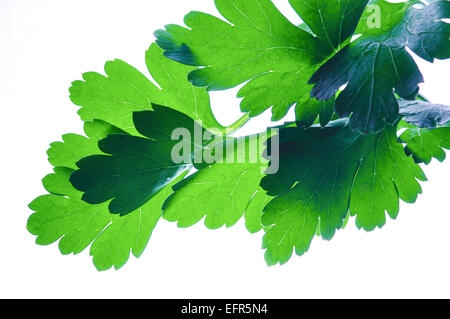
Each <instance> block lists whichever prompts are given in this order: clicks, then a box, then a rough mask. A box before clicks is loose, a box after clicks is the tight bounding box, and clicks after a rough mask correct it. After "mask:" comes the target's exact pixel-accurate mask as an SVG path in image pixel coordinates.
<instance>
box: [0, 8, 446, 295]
mask: <svg viewBox="0 0 450 319" xmlns="http://www.w3.org/2000/svg"><path fill="white" fill-rule="evenodd" d="M275 2H276V4H277V5H279V6H280V8H281V9H282V11H283V12H284V13H285V14H286V15H287V16H288V17H289V18H290V19H292V20H293V21H294V22H296V23H297V22H298V17H297V16H296V15H295V13H293V11H292V10H291V9H290V7H289V5H288V1H287V0H279V1H275ZM191 10H201V11H205V12H209V13H216V10H215V8H214V4H213V1H212V0H197V1H185V0H164V1H150V0H146V1H137V0H134V1H132V0H128V1H124V0H122V1H112V0H89V1H87V0H64V1H61V0H0V81H1V82H0V107H1V108H0V110H1V111H0V112H1V125H0V130H1V134H0V136H1V137H0V138H1V151H0V152H1V154H0V164H1V165H0V168H1V174H0V187H1V195H0V204H1V206H0V214H1V219H0V254H1V255H0V297H3V298H50V297H51V298H350V297H352V298H369V297H371V298H392V297H403V298H408V297H425V298H426V297H437V298H439V297H447V298H449V297H450V271H449V269H450V249H449V246H450V236H449V225H450V214H449V208H448V207H449V206H448V205H449V204H448V199H449V198H448V195H449V191H448V187H449V180H450V170H449V167H450V163H449V162H447V163H444V164H439V163H438V162H437V161H436V160H434V161H433V163H432V165H430V166H429V167H427V168H426V173H427V175H428V177H429V179H430V181H429V182H428V183H425V184H424V185H423V192H424V194H423V196H421V197H420V198H419V200H418V202H417V203H416V204H415V205H402V207H401V212H400V216H399V218H398V219H397V220H396V221H392V220H389V221H388V223H387V225H386V226H385V227H384V228H383V229H382V230H376V231H374V232H371V233H366V232H364V231H359V230H357V229H356V227H355V226H354V221H353V220H351V221H350V223H349V226H348V227H347V228H346V229H345V230H343V231H340V232H338V233H337V235H336V236H335V238H334V239H333V240H332V241H331V242H325V241H322V240H321V239H318V238H316V239H314V241H313V244H312V247H311V250H310V252H309V253H308V254H306V255H305V256H304V257H293V258H292V260H291V261H290V262H289V263H288V264H286V265H284V266H282V267H280V266H275V267H267V266H266V264H265V262H264V259H263V255H264V251H263V250H262V249H261V237H262V233H260V234H257V235H250V234H249V233H247V231H246V230H245V227H244V225H243V223H242V222H241V223H239V224H238V225H236V226H235V227H233V228H231V229H221V230H217V231H210V230H206V228H205V227H204V226H203V224H201V223H200V224H198V225H196V226H195V227H192V228H190V229H184V230H181V229H177V227H176V225H175V224H171V223H169V222H166V221H162V222H160V223H159V225H158V227H157V228H156V230H155V232H154V234H153V236H152V238H151V240H150V244H149V246H148V248H147V250H146V251H145V253H144V255H143V256H142V257H141V258H140V259H138V260H136V259H135V258H134V257H131V258H130V261H129V262H128V264H127V265H126V266H125V267H124V268H123V269H122V270H120V271H114V270H112V271H108V272H102V273H99V272H97V271H96V270H95V268H94V266H93V265H92V263H91V258H90V257H89V255H88V251H87V250H86V251H85V252H84V253H82V254H81V255H78V256H62V255H60V253H59V251H58V248H57V245H56V244H53V245H51V246H48V247H41V246H37V245H35V244H34V240H35V238H34V236H32V235H31V234H29V233H28V231H27V230H26V228H25V227H26V222H27V219H28V217H29V215H30V213H31V212H30V210H29V209H28V208H27V205H28V204H29V202H30V201H32V200H33V199H34V198H35V197H37V196H39V195H42V194H44V189H43V187H42V185H41V182H40V180H41V178H43V177H44V176H45V175H46V174H48V173H50V171H51V166H50V165H49V164H48V163H47V156H46V153H45V152H46V150H47V148H48V144H49V143H50V142H53V141H56V140H60V136H61V135H62V134H64V133H82V122H81V121H80V120H79V118H78V116H77V114H76V112H77V109H78V108H77V107H76V106H74V105H72V104H71V102H70V100H69V98H68V88H69V86H70V83H71V82H72V81H74V80H77V79H80V78H81V73H83V72H86V71H98V72H102V70H103V65H104V62H105V61H106V60H110V59H114V58H120V59H123V60H125V61H127V62H128V63H130V64H132V65H134V66H135V67H137V68H138V69H139V70H141V71H142V72H145V73H146V74H147V71H146V69H145V63H144V53H145V50H146V49H147V48H148V46H149V45H150V43H151V42H152V41H153V40H154V38H153V35H152V33H153V31H154V30H156V29H158V28H161V27H163V26H164V25H165V24H168V23H178V24H180V23H182V17H183V16H184V15H185V14H186V13H188V12H189V11H191ZM419 64H420V66H421V68H422V71H423V73H424V76H425V79H426V84H425V85H423V91H422V93H423V94H424V95H425V96H427V97H428V98H430V99H431V100H432V101H434V102H440V103H450V89H449V82H448V81H449V80H448V79H449V74H450V62H448V61H447V62H442V61H441V62H439V63H436V64H434V65H432V64H429V63H426V62H423V61H420V62H419ZM235 93H236V90H234V91H232V92H230V91H228V92H220V93H214V95H213V105H214V112H215V113H216V114H217V116H218V118H219V120H221V121H222V122H223V123H224V124H229V123H231V122H233V121H234V120H235V119H237V118H239V116H240V113H239V100H237V99H235V98H234V96H235ZM269 118H270V114H269V113H266V114H264V116H262V117H261V118H259V119H256V120H254V121H253V122H251V124H250V126H249V129H248V130H245V131H243V132H242V133H243V134H244V133H247V132H250V131H251V132H257V131H259V130H261V129H263V128H265V126H266V125H268V124H269ZM291 119H292V116H291Z"/></svg>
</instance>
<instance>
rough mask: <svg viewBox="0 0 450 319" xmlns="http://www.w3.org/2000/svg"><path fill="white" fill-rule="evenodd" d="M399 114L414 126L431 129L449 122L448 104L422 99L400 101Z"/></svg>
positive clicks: (449, 110) (449, 108)
mask: <svg viewBox="0 0 450 319" xmlns="http://www.w3.org/2000/svg"><path fill="white" fill-rule="evenodd" d="M399 105H400V115H402V116H403V117H404V118H403V120H405V121H406V122H408V123H409V124H412V125H414V126H417V127H420V128H425V129H433V128H436V127H438V126H444V125H445V124H447V123H449V122H450V106H448V105H441V104H433V103H429V102H423V101H400V102H399Z"/></svg>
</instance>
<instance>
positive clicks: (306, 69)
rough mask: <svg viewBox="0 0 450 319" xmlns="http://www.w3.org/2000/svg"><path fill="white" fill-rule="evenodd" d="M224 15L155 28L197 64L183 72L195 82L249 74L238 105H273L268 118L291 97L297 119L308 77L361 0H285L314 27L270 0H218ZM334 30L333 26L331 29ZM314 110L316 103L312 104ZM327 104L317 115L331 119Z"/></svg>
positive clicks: (278, 114)
mask: <svg viewBox="0 0 450 319" xmlns="http://www.w3.org/2000/svg"><path fill="white" fill-rule="evenodd" d="M215 3H216V7H217V9H218V10H219V12H220V13H221V14H222V16H223V17H224V18H225V19H226V20H227V21H228V22H229V23H227V22H224V21H223V20H221V19H219V18H216V17H213V16H211V15H208V14H205V13H201V12H191V13H189V14H188V15H187V16H186V17H185V20H184V22H185V24H186V26H187V27H188V28H189V29H187V28H183V27H181V26H177V25H168V26H166V29H165V30H159V31H157V32H156V33H155V35H156V37H157V43H158V45H159V46H160V47H161V48H163V49H164V50H165V53H164V54H165V56H167V57H169V58H170V59H173V60H175V61H179V62H182V63H185V64H188V65H195V66H202V68H200V69H197V70H194V71H192V72H191V73H190V74H189V79H190V80H191V81H192V83H193V84H194V85H196V86H204V87H207V88H208V89H209V90H223V89H228V88H232V87H235V86H237V85H240V84H242V83H245V82H247V81H248V82H247V83H246V84H245V85H244V87H243V88H242V89H241V90H240V91H239V93H238V96H239V97H242V98H243V100H242V103H241V110H242V111H243V112H250V116H257V115H259V114H261V113H262V112H264V111H265V110H266V109H268V108H270V107H272V113H273V117H272V118H273V120H279V119H281V118H283V117H284V116H285V115H286V113H287V111H288V110H289V109H290V108H291V106H293V105H294V104H297V110H298V112H297V115H298V118H297V120H298V122H299V123H302V122H304V121H306V122H309V121H310V119H309V117H310V116H311V115H310V114H309V113H308V112H307V113H306V114H308V118H303V115H304V114H305V113H304V112H303V110H302V109H303V108H308V105H309V103H310V100H311V97H310V91H311V86H310V85H308V80H309V78H310V77H311V76H312V75H313V73H314V72H315V71H316V70H317V68H318V65H320V64H321V63H322V62H323V61H324V60H325V59H326V58H327V57H328V56H329V55H330V54H331V53H332V52H334V51H333V50H334V49H337V48H338V47H339V46H340V45H341V44H342V43H343V42H345V41H346V40H347V39H348V37H350V36H351V34H352V33H353V31H354V30H355V28H356V26H357V23H358V20H359V17H360V16H361V14H362V12H363V10H364V7H365V5H366V3H367V0H358V1H348V0H346V1H338V0H315V1H309V0H308V1H306V0H304V1H297V0H291V4H292V5H293V7H294V8H295V9H296V10H297V12H298V14H299V15H300V16H301V17H302V18H303V19H304V20H305V21H306V22H307V23H310V26H309V27H310V28H311V29H312V30H313V31H315V32H317V34H316V35H313V34H311V33H309V32H307V31H305V30H304V28H302V27H297V26H294V25H293V24H292V23H291V22H289V21H288V20H287V19H286V18H285V17H284V16H283V15H282V14H281V13H280V12H279V11H278V9H277V8H276V7H275V6H274V4H273V3H272V2H271V1H270V0H216V2H215ZM336 30H338V32H336ZM314 112H317V113H316V114H314V115H315V116H314V117H317V115H318V114H319V113H318V110H317V109H316V108H315V109H314ZM328 112H329V110H327V111H326V112H325V114H326V115H325V116H324V119H323V120H322V121H321V123H325V122H327V121H328V120H329V116H328Z"/></svg>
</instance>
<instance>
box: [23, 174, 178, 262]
mask: <svg viewBox="0 0 450 319" xmlns="http://www.w3.org/2000/svg"><path fill="white" fill-rule="evenodd" d="M71 172H72V170H71V169H68V168H56V169H55V174H52V175H49V176H47V177H46V178H45V179H44V186H45V187H46V188H47V190H48V191H49V192H50V193H57V194H58V195H44V196H41V197H38V198H37V199H36V200H34V201H33V202H32V203H31V204H30V209H32V210H34V211H35V213H34V214H33V215H31V216H30V218H29V220H28V225H27V228H28V230H29V231H30V232H31V233H32V234H34V235H36V236H38V237H37V240H36V243H37V244H39V245H49V244H52V243H54V242H56V241H58V240H59V249H60V251H61V253H62V254H64V255H68V254H72V253H73V254H79V253H81V252H82V251H83V250H85V249H86V248H87V247H88V246H89V245H91V244H92V246H91V250H90V254H91V256H93V262H94V265H95V266H96V267H97V269H98V270H108V269H109V268H111V267H114V268H115V269H120V268H121V267H122V266H123V265H124V264H125V263H126V262H127V261H128V258H129V255H130V251H131V252H132V253H133V255H134V256H135V257H136V258H138V257H140V256H141V255H142V253H143V251H144V249H145V247H146V246H147V243H148V241H149V239H150V236H151V234H152V232H153V229H154V228H155V226H156V223H157V222H158V220H159V219H160V216H161V213H162V212H161V205H162V203H163V202H164V200H165V198H166V197H167V196H169V195H170V193H171V189H170V187H167V188H165V189H164V190H163V191H162V192H160V193H159V194H158V195H157V196H156V197H155V198H153V200H152V201H151V202H149V203H147V204H145V205H143V206H142V207H141V208H139V209H138V210H136V211H134V212H133V213H131V214H128V215H127V216H124V217H119V216H117V215H112V214H110V212H109V210H108V204H107V203H104V204H100V205H90V204H87V203H86V202H84V201H83V200H81V195H82V193H80V192H78V191H77V190H76V189H74V188H73V187H72V186H71V185H70V183H69V176H70V174H71Z"/></svg>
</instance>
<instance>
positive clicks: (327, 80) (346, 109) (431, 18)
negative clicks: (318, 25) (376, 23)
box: [310, 0, 450, 133]
mask: <svg viewBox="0 0 450 319" xmlns="http://www.w3.org/2000/svg"><path fill="white" fill-rule="evenodd" d="M413 3H414V2H407V3H402V4H392V3H388V2H386V1H385V0H378V1H373V2H372V4H374V5H380V6H381V8H383V10H381V13H382V16H381V19H382V22H383V23H381V25H383V24H384V25H383V27H382V28H380V29H377V28H376V27H374V29H375V30H376V31H369V32H367V31H368V30H369V29H368V27H367V26H366V27H364V26H363V27H361V28H360V29H359V31H365V33H363V34H362V35H361V37H360V38H358V39H357V40H355V41H354V42H352V43H350V44H349V45H348V46H346V47H345V48H344V49H342V50H341V51H339V52H338V53H337V54H336V55H335V56H333V57H332V58H331V59H330V60H329V61H327V62H326V63H325V64H324V65H322V66H321V67H320V69H319V70H318V71H317V72H316V73H315V74H314V75H313V77H312V78H311V80H310V83H311V84H315V87H314V89H313V90H312V92H311V94H312V96H313V97H315V98H317V99H319V100H327V99H329V98H330V97H332V96H334V95H335V94H336V92H337V91H338V90H339V89H340V88H341V87H342V86H343V85H347V86H346V87H345V89H344V90H343V92H342V93H341V94H340V95H339V97H338V98H337V100H336V106H335V108H336V112H337V113H338V114H339V115H340V116H341V117H347V116H350V115H351V122H350V123H351V125H352V127H353V128H355V129H357V130H359V131H360V132H363V133H368V132H374V131H375V132H378V131H380V130H382V129H383V128H384V125H385V123H388V124H394V123H396V121H397V120H398V118H399V110H398V103H397V99H396V97H395V95H394V92H393V89H395V91H396V93H397V94H398V95H399V96H400V97H402V98H405V99H409V98H411V97H414V96H415V95H416V94H417V93H418V91H419V83H421V82H423V77H422V74H421V73H420V71H419V69H418V67H417V65H416V64H415V62H414V60H413V58H412V57H411V56H410V54H409V53H408V52H407V51H406V47H408V48H410V49H411V50H412V51H414V52H415V53H416V54H417V55H419V56H420V57H422V58H424V59H426V60H428V61H430V62H432V61H433V60H434V59H435V58H437V59H446V58H449V57H450V40H449V37H450V25H448V24H447V23H445V22H443V21H442V19H444V18H450V2H448V1H433V2H432V3H430V4H428V5H426V6H424V7H423V8H415V7H413V6H412V4H413ZM400 12H404V15H403V17H401V15H400V14H399V13H400ZM369 14H370V13H367V12H366V14H365V18H364V19H362V23H367V15H369ZM388 22H390V23H391V24H390V25H389V26H387V25H386V24H387V23H388Z"/></svg>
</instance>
